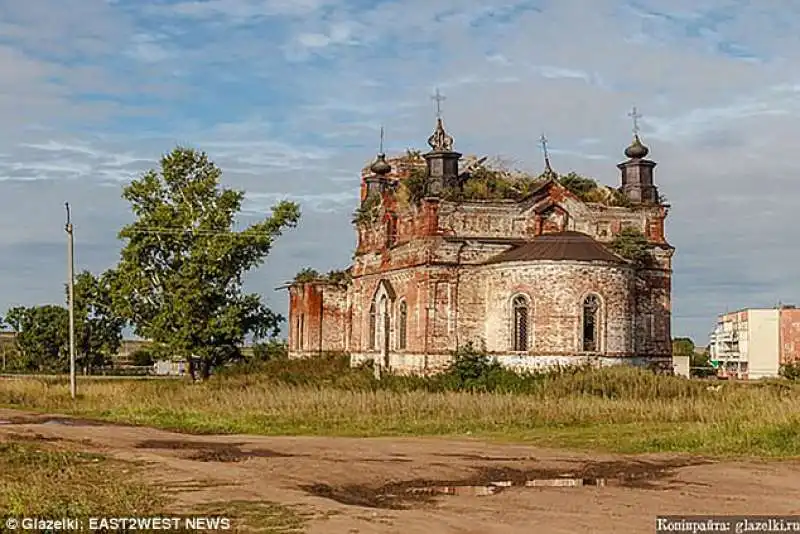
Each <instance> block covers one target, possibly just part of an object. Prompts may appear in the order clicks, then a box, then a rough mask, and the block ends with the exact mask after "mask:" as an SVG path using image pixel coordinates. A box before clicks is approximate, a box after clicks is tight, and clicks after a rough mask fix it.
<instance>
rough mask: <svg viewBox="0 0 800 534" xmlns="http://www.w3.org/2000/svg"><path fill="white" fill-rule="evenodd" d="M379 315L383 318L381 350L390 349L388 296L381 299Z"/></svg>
mask: <svg viewBox="0 0 800 534" xmlns="http://www.w3.org/2000/svg"><path fill="white" fill-rule="evenodd" d="M378 313H380V317H381V337H380V342H381V346H380V350H384V349H386V350H388V349H389V301H388V300H387V299H386V295H384V296H382V297H381V300H380V303H379V304H378Z"/></svg>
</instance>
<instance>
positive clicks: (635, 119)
mask: <svg viewBox="0 0 800 534" xmlns="http://www.w3.org/2000/svg"><path fill="white" fill-rule="evenodd" d="M628 117H630V118H631V119H633V135H639V119H641V118H642V115H641V114H640V113H639V111H638V110H637V109H636V106H633V109H632V110H631V112H630V113H628Z"/></svg>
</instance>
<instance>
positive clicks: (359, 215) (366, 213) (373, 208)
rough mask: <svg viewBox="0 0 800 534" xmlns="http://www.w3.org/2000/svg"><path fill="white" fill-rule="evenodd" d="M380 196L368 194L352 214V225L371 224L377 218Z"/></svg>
mask: <svg viewBox="0 0 800 534" xmlns="http://www.w3.org/2000/svg"><path fill="white" fill-rule="evenodd" d="M380 206H381V195H380V194H379V193H375V192H373V193H370V194H369V195H368V196H367V198H365V199H364V201H363V202H362V203H361V204H360V205H359V206H358V207H357V208H356V210H355V211H354V212H353V224H362V223H372V222H374V221H375V220H376V219H377V218H378V213H379V211H380Z"/></svg>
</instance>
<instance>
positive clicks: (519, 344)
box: [511, 295, 530, 352]
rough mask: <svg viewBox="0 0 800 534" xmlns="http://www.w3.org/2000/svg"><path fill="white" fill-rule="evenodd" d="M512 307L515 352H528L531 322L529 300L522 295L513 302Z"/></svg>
mask: <svg viewBox="0 0 800 534" xmlns="http://www.w3.org/2000/svg"><path fill="white" fill-rule="evenodd" d="M511 307H512V311H513V318H514V339H513V350H514V351H516V352H525V351H527V350H528V322H529V321H530V309H529V307H528V300H527V299H526V298H525V297H523V296H522V295H517V296H516V297H514V300H513V301H512V302H511Z"/></svg>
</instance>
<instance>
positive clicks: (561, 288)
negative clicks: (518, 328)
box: [458, 261, 634, 357]
mask: <svg viewBox="0 0 800 534" xmlns="http://www.w3.org/2000/svg"><path fill="white" fill-rule="evenodd" d="M632 276H633V274H632V270H631V269H630V268H629V267H627V266H615V265H609V264H602V263H594V264H592V263H588V262H564V261H561V262H518V263H517V262H515V263H509V264H501V265H492V266H486V267H479V268H472V269H468V270H467V272H465V273H464V274H463V275H462V287H460V288H459V302H458V305H459V337H460V340H461V341H462V342H466V341H472V342H474V343H476V344H477V345H480V344H481V343H482V342H485V346H486V348H487V350H489V351H490V352H493V353H510V352H512V349H513V346H512V329H513V319H512V317H513V315H512V309H511V301H512V299H513V297H514V296H515V295H524V296H526V297H527V298H528V299H529V303H530V309H531V320H530V322H529V331H528V339H529V351H528V354H529V355H539V356H553V355H575V354H578V353H580V352H582V351H581V339H582V336H581V325H582V310H583V307H582V306H583V304H582V303H583V298H584V297H585V296H586V295H587V294H588V293H595V294H597V295H598V296H599V297H600V298H601V301H602V307H601V311H600V325H599V327H600V342H601V346H600V349H601V350H600V351H599V352H601V353H604V354H606V355H608V356H615V357H616V356H631V355H633V352H634V351H633V339H632V323H633V314H634V310H633V298H632V294H631V289H632V283H631V282H632Z"/></svg>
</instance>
